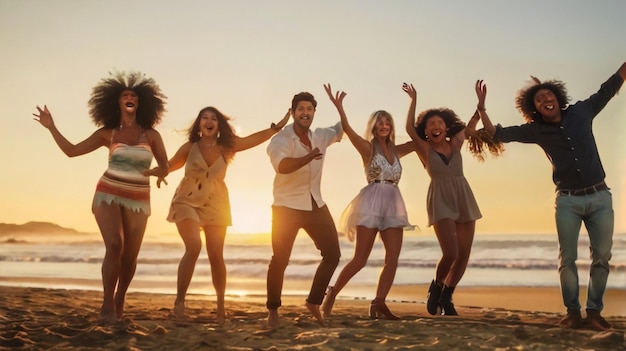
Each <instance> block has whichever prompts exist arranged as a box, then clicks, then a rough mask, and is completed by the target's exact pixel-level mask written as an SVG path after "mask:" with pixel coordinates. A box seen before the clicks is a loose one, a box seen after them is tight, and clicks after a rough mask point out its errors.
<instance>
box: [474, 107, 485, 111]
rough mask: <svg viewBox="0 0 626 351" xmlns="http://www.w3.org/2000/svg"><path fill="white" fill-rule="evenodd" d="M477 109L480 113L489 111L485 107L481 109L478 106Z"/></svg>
mask: <svg viewBox="0 0 626 351" xmlns="http://www.w3.org/2000/svg"><path fill="white" fill-rule="evenodd" d="M476 109H477V110H478V111H487V109H486V108H484V107H483V108H480V107H478V106H476Z"/></svg>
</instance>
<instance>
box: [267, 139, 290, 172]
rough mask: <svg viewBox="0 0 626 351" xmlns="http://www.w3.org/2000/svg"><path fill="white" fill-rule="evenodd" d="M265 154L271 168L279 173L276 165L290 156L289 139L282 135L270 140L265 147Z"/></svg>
mask: <svg viewBox="0 0 626 351" xmlns="http://www.w3.org/2000/svg"><path fill="white" fill-rule="evenodd" d="M267 154H268V155H269V157H270V162H271V163H272V167H274V171H276V173H279V172H278V165H280V161H282V160H283V159H284V158H285V157H289V155H290V154H291V150H290V145H289V139H288V138H287V137H286V136H284V135H280V136H276V137H274V138H272V140H271V141H270V143H269V145H268V146H267Z"/></svg>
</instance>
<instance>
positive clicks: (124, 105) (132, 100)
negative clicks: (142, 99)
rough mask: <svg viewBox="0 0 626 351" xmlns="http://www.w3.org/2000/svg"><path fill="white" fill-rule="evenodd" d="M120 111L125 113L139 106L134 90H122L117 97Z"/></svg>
mask: <svg viewBox="0 0 626 351" xmlns="http://www.w3.org/2000/svg"><path fill="white" fill-rule="evenodd" d="M119 104H120V111H124V112H127V113H135V112H137V108H138V107H139V97H138V96H137V93H135V92H134V91H132V90H130V89H127V90H124V91H122V93H121V94H120V98H119Z"/></svg>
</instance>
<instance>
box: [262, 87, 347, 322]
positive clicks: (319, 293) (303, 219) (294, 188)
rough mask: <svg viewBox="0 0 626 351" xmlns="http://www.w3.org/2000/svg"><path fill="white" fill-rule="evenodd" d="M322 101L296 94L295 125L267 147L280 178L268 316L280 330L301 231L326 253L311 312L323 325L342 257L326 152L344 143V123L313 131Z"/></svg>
mask: <svg viewBox="0 0 626 351" xmlns="http://www.w3.org/2000/svg"><path fill="white" fill-rule="evenodd" d="M316 106H317V102H316V101H315V98H314V97H313V95H311V94H310V93H306V92H302V93H299V94H296V95H295V96H294V97H293V100H292V101H291V115H292V117H293V124H290V125H287V126H285V128H283V130H282V131H280V132H278V133H277V134H276V135H274V137H272V140H271V141H270V144H269V146H268V147H267V153H268V155H269V156H270V161H271V162H272V166H273V167H274V170H275V171H276V176H275V178H274V203H273V204H272V250H273V255H272V260H271V261H270V264H269V268H268V271H267V303H266V306H267V309H268V310H269V314H268V317H267V321H268V324H269V325H270V326H271V327H276V326H278V320H279V317H278V307H280V306H281V294H282V289H283V279H284V275H285V269H286V268H287V264H288V263H289V257H290V256H291V250H292V249H293V243H294V241H295V239H296V235H297V234H298V230H300V229H304V230H305V231H306V232H307V234H309V236H310V237H311V239H313V242H314V243H315V246H316V247H317V249H318V250H319V251H320V254H321V256H322V261H321V262H320V264H319V266H318V267H317V271H316V273H315V276H314V278H313V283H312V285H311V291H310V292H309V296H308V297H307V299H306V307H307V308H308V310H309V311H310V312H311V313H312V314H313V316H314V317H315V318H316V319H317V321H318V322H319V323H320V324H322V325H323V324H324V319H323V317H322V315H321V313H320V305H321V304H322V300H323V299H324V293H325V291H326V287H327V286H328V283H329V282H330V279H331V278H332V276H333V273H334V272H335V269H336V268H337V265H338V264H339V258H340V256H341V253H340V250H339V240H338V239H337V229H336V228H335V223H334V221H333V218H332V216H331V215H330V212H329V211H328V207H327V206H326V203H325V202H324V200H322V195H321V192H320V184H321V178H322V168H323V165H324V155H325V152H326V148H327V147H328V146H330V145H331V144H333V143H335V142H338V141H340V140H341V137H342V135H343V130H342V129H341V123H340V122H338V123H337V124H336V125H334V126H332V127H328V128H317V129H315V130H313V131H311V129H310V127H311V123H312V122H313V117H314V115H315V108H316Z"/></svg>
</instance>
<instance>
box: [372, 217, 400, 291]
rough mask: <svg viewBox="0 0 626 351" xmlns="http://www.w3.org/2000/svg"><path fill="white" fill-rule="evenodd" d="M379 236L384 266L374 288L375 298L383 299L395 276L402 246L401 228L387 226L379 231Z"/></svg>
mask: <svg viewBox="0 0 626 351" xmlns="http://www.w3.org/2000/svg"><path fill="white" fill-rule="evenodd" d="M380 237H381V239H382V241H383V244H384V245H385V266H384V267H383V269H382V271H381V272H380V277H379V278H378V288H377V289H376V299H377V300H382V301H385V299H386V298H387V295H388V294H389V290H391V285H392V284H393V280H394V278H395V277H396V270H397V269H398V258H399V257H400V249H401V248H402V238H403V237H402V228H388V229H385V230H383V231H382V232H381V233H380Z"/></svg>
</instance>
